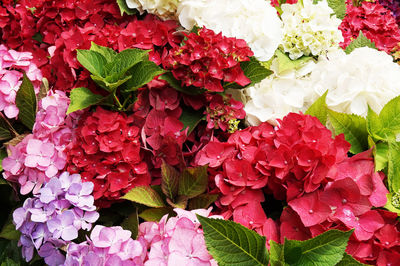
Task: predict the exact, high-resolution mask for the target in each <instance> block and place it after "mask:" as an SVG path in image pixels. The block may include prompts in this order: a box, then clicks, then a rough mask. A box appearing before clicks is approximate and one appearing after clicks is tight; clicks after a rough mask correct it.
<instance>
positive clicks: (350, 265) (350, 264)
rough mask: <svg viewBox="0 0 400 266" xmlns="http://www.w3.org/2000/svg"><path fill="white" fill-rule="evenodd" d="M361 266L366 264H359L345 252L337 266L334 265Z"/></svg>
mask: <svg viewBox="0 0 400 266" xmlns="http://www.w3.org/2000/svg"><path fill="white" fill-rule="evenodd" d="M363 265H367V264H364V263H361V262H359V261H358V260H356V259H354V258H353V257H352V256H350V255H349V254H347V253H346V252H345V253H344V255H343V259H342V260H341V261H340V262H339V263H338V264H336V266H363Z"/></svg>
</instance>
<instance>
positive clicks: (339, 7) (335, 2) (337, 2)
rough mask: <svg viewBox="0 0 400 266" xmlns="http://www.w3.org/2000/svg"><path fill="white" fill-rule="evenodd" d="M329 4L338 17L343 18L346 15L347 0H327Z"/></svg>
mask: <svg viewBox="0 0 400 266" xmlns="http://www.w3.org/2000/svg"><path fill="white" fill-rule="evenodd" d="M327 2H328V6H329V7H330V8H332V10H333V12H335V15H336V17H337V18H338V19H343V18H344V16H345V15H346V1H345V0H327Z"/></svg>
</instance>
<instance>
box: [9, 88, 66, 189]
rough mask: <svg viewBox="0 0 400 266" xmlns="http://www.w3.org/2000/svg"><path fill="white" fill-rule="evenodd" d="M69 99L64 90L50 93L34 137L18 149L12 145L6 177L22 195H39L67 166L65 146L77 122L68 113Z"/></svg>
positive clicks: (43, 106)
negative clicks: (31, 193) (41, 188)
mask: <svg viewBox="0 0 400 266" xmlns="http://www.w3.org/2000/svg"><path fill="white" fill-rule="evenodd" d="M68 105H69V98H68V97H67V96H66V95H65V93H64V92H62V91H55V92H52V91H49V93H48V95H47V96H46V97H44V98H43V99H42V100H41V101H40V103H39V111H38V113H37V116H36V121H35V124H34V127H33V134H29V135H28V136H26V137H25V138H24V139H23V140H22V141H21V142H20V143H18V144H17V145H16V146H12V145H9V146H8V151H9V156H8V157H7V158H5V159H4V160H3V169H4V172H3V177H4V178H5V179H7V180H8V181H11V182H15V183H19V185H20V192H21V194H23V195H25V194H28V193H29V192H31V191H33V193H37V192H38V191H39V189H40V187H41V186H42V184H43V183H44V182H47V181H48V180H49V179H50V178H52V177H54V176H56V175H57V174H58V173H59V172H60V171H61V170H63V169H64V167H65V164H66V154H65V152H64V149H65V146H66V145H67V144H68V143H69V142H70V141H71V135H72V127H73V126H74V125H73V124H74V120H73V118H72V117H70V116H68V117H67V118H66V112H67V108H68Z"/></svg>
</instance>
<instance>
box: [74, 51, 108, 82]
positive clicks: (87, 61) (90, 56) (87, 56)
mask: <svg viewBox="0 0 400 266" xmlns="http://www.w3.org/2000/svg"><path fill="white" fill-rule="evenodd" d="M76 51H77V59H78V61H79V63H81V65H82V66H83V67H84V68H86V69H87V70H89V72H90V73H92V74H93V75H96V76H100V77H104V75H105V66H106V64H107V60H106V58H105V57H104V56H103V55H101V54H100V53H98V52H95V51H91V50H80V49H77V50H76Z"/></svg>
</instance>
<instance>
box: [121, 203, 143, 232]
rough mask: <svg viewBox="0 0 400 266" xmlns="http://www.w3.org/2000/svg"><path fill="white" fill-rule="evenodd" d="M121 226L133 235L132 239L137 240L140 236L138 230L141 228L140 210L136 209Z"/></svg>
mask: <svg viewBox="0 0 400 266" xmlns="http://www.w3.org/2000/svg"><path fill="white" fill-rule="evenodd" d="M121 226H122V227H123V228H124V229H125V230H129V231H131V233H132V238H133V239H136V237H137V235H138V231H139V230H138V228H139V217H138V210H137V208H135V211H134V212H133V213H132V214H130V215H129V216H128V217H127V218H125V219H124V221H123V222H122V223H121Z"/></svg>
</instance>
